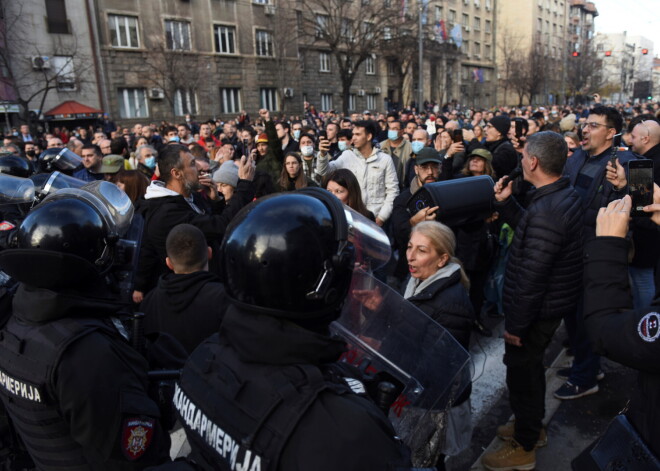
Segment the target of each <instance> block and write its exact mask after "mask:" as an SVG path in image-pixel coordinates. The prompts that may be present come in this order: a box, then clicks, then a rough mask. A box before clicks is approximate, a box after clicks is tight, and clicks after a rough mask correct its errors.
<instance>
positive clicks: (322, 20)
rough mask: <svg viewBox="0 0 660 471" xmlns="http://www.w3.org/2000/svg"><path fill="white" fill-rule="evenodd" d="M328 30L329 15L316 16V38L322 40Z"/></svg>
mask: <svg viewBox="0 0 660 471" xmlns="http://www.w3.org/2000/svg"><path fill="white" fill-rule="evenodd" d="M327 29H328V15H316V37H317V38H322V37H323V35H324V34H325V32H326V31H327Z"/></svg>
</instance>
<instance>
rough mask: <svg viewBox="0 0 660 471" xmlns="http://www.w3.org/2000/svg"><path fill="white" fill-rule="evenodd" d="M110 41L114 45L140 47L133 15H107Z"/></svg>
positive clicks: (136, 24) (135, 19) (135, 20)
mask: <svg viewBox="0 0 660 471" xmlns="http://www.w3.org/2000/svg"><path fill="white" fill-rule="evenodd" d="M108 23H109V28H110V42H111V44H112V45H113V46H114V47H140V42H139V40H138V22H137V18H136V17H134V16H121V15H108Z"/></svg>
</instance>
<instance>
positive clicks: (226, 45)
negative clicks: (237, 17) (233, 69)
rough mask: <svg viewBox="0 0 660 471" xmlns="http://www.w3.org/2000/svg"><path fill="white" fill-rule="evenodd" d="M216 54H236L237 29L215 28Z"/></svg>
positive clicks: (231, 27) (230, 27)
mask: <svg viewBox="0 0 660 471" xmlns="http://www.w3.org/2000/svg"><path fill="white" fill-rule="evenodd" d="M215 52H218V53H220V54H236V28H234V27H233V26H219V25H216V27H215Z"/></svg>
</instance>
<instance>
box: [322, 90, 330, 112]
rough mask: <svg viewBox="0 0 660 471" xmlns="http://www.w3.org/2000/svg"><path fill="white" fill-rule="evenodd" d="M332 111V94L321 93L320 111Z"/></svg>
mask: <svg viewBox="0 0 660 471" xmlns="http://www.w3.org/2000/svg"><path fill="white" fill-rule="evenodd" d="M331 109H332V93H321V111H328V110H331Z"/></svg>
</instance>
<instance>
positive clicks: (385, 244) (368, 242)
mask: <svg viewBox="0 0 660 471" xmlns="http://www.w3.org/2000/svg"><path fill="white" fill-rule="evenodd" d="M344 214H345V215H346V222H347V223H348V241H349V242H350V243H351V244H353V247H354V248H355V261H356V263H357V264H359V265H360V266H362V268H364V269H365V270H368V271H369V270H376V269H378V268H380V267H382V266H383V265H385V264H386V263H387V261H388V260H389V259H390V256H391V255H392V246H391V244H390V240H389V239H388V237H387V234H385V232H384V231H383V229H381V228H380V227H379V226H378V224H376V223H375V222H373V221H370V220H369V219H367V218H366V217H364V216H363V215H362V214H360V213H358V212H357V211H354V210H353V209H351V208H349V207H348V206H346V205H344Z"/></svg>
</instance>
